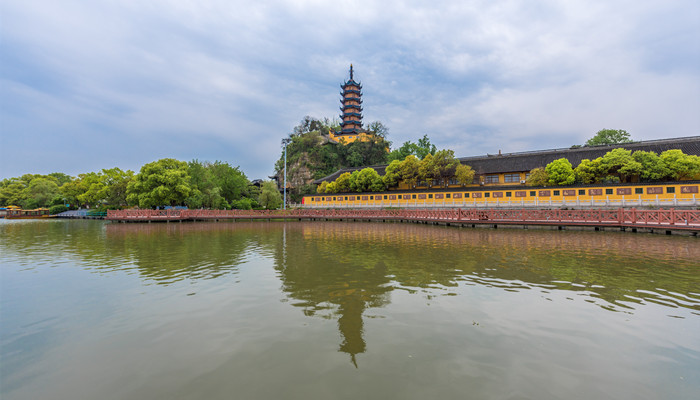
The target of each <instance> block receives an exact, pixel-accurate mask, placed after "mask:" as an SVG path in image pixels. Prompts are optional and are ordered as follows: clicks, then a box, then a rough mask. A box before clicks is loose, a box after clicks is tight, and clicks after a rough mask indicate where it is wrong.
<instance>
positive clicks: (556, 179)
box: [545, 158, 576, 185]
mask: <svg viewBox="0 0 700 400" xmlns="http://www.w3.org/2000/svg"><path fill="white" fill-rule="evenodd" d="M545 172H546V173H547V175H548V176H549V179H548V181H547V183H548V184H550V185H571V184H573V183H574V181H575V180H576V176H575V175H574V169H573V167H572V166H571V163H570V162H569V160H567V159H566V158H560V159H558V160H554V161H552V162H551V163H549V164H547V166H546V167H545Z"/></svg>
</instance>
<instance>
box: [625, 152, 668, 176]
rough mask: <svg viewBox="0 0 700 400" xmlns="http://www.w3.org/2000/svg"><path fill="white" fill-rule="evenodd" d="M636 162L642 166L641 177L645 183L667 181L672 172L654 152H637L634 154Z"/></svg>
mask: <svg viewBox="0 0 700 400" xmlns="http://www.w3.org/2000/svg"><path fill="white" fill-rule="evenodd" d="M632 158H633V159H634V161H636V162H638V163H639V164H641V165H642V169H641V171H640V173H639V177H640V178H641V179H642V180H645V181H660V180H663V179H666V178H667V177H668V176H669V175H670V174H671V170H670V169H669V168H668V166H666V163H665V162H664V161H663V160H662V159H661V157H659V156H658V154H656V153H654V152H653V151H643V150H637V151H635V152H634V153H632Z"/></svg>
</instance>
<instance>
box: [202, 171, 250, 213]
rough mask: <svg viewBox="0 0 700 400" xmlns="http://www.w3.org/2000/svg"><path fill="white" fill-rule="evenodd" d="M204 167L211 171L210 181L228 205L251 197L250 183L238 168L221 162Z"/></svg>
mask: <svg viewBox="0 0 700 400" xmlns="http://www.w3.org/2000/svg"><path fill="white" fill-rule="evenodd" d="M205 165H206V167H207V168H208V169H209V170H211V174H212V180H213V181H214V184H215V185H216V186H217V187H219V188H220V189H221V192H220V194H221V196H222V197H223V198H224V199H225V200H226V201H227V202H229V203H230V202H232V201H235V200H239V199H241V198H243V197H247V196H250V195H251V193H250V181H249V180H248V177H246V176H245V174H244V173H243V172H241V170H240V168H239V167H234V166H232V165H230V164H229V163H227V162H223V161H215V162H213V163H206V164H205ZM253 197H255V196H253Z"/></svg>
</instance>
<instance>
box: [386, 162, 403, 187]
mask: <svg viewBox="0 0 700 400" xmlns="http://www.w3.org/2000/svg"><path fill="white" fill-rule="evenodd" d="M400 168H401V161H399V160H394V161H392V162H390V163H389V165H387V166H386V168H385V169H384V177H383V178H382V179H383V180H384V185H386V186H387V187H396V186H397V185H398V184H399V180H400V179H401V172H400Z"/></svg>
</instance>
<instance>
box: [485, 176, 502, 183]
mask: <svg viewBox="0 0 700 400" xmlns="http://www.w3.org/2000/svg"><path fill="white" fill-rule="evenodd" d="M484 182H485V183H498V182H499V180H498V175H486V179H485V180H484Z"/></svg>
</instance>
